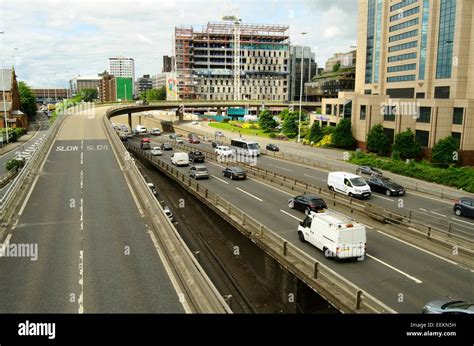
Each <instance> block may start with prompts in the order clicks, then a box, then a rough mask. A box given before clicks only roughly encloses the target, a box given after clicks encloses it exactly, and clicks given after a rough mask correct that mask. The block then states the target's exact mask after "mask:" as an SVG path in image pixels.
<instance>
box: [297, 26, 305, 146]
mask: <svg viewBox="0 0 474 346" xmlns="http://www.w3.org/2000/svg"><path fill="white" fill-rule="evenodd" d="M306 34H307V32H302V33H301V35H302V37H303V38H304V35H306ZM301 41H303V39H302V40H301ZM303 66H304V45H303V42H301V81H300V114H299V117H298V143H299V142H300V141H301V107H302V102H303Z"/></svg>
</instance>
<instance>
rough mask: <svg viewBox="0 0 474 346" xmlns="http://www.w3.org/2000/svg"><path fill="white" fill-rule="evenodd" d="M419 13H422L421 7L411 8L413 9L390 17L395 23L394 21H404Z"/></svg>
mask: <svg viewBox="0 0 474 346" xmlns="http://www.w3.org/2000/svg"><path fill="white" fill-rule="evenodd" d="M418 12H420V7H419V6H418V7H414V8H411V9H409V10H406V11H403V12H400V13H397V14H394V15H393V16H390V21H391V22H393V21H394V20H398V19H403V18H406V17H408V16H411V15H413V14H416V13H418Z"/></svg>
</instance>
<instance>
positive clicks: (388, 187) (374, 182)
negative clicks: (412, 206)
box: [367, 176, 405, 196]
mask: <svg viewBox="0 0 474 346" xmlns="http://www.w3.org/2000/svg"><path fill="white" fill-rule="evenodd" d="M367 184H368V185H369V186H370V189H371V190H372V192H380V193H384V194H386V195H387V196H392V195H393V196H403V195H404V194H405V188H404V187H403V186H401V185H399V184H397V183H396V182H394V181H393V180H391V179H389V178H384V177H381V176H372V177H371V178H369V179H367Z"/></svg>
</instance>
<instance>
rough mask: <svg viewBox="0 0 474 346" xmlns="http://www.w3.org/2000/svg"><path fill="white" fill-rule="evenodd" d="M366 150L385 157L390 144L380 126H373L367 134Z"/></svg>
mask: <svg viewBox="0 0 474 346" xmlns="http://www.w3.org/2000/svg"><path fill="white" fill-rule="evenodd" d="M367 149H369V151H372V152H375V153H377V154H379V155H386V154H387V153H388V151H389V149H390V143H389V141H388V138H387V136H386V135H385V132H384V130H383V126H382V124H377V125H374V126H373V127H372V128H371V129H370V131H369V133H368V134H367Z"/></svg>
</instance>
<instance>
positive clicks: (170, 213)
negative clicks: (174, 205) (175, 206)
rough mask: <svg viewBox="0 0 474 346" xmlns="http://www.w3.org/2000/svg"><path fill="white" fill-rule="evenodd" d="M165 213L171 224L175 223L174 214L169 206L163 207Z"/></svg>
mask: <svg viewBox="0 0 474 346" xmlns="http://www.w3.org/2000/svg"><path fill="white" fill-rule="evenodd" d="M163 211H164V212H165V215H166V216H167V217H168V219H170V221H171V222H174V217H173V213H172V212H171V210H170V208H169V207H168V206H167V205H165V206H164V207H163Z"/></svg>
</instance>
